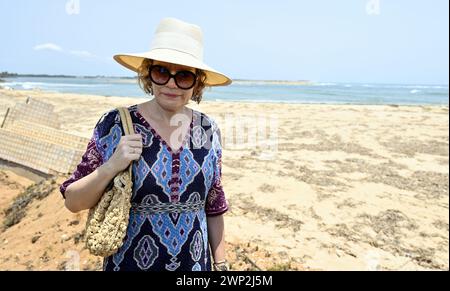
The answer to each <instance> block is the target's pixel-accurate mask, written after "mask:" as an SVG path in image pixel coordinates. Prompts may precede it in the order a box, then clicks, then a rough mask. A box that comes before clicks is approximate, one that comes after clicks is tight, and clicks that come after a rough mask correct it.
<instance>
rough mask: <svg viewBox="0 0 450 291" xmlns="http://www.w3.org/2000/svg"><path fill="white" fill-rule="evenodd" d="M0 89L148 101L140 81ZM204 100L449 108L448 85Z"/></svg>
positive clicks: (314, 88) (293, 89)
mask: <svg viewBox="0 0 450 291" xmlns="http://www.w3.org/2000/svg"><path fill="white" fill-rule="evenodd" d="M2 79H3V80H4V82H3V83H0V86H2V87H4V88H12V89H18V90H32V89H41V90H45V91H52V92H61V93H78V94H95V95H103V96H126V97H140V98H148V96H146V95H145V93H144V92H143V91H142V90H141V89H140V88H139V86H138V84H137V81H136V80H134V79H127V78H84V77H73V78H72V77H70V78H55V77H14V78H2ZM203 100H207V101H236V102H239V101H245V102H275V103H308V104H320V103H326V104H370V105H376V104H395V105H448V102H449V87H448V85H438V84H436V85H423V84H370V83H367V84H363V83H331V82H330V83H323V82H322V83H320V82H317V83H308V84H285V83H280V84H274V83H272V82H264V81H254V82H252V81H235V82H234V83H233V84H232V85H230V86H227V87H213V88H209V89H206V91H205V93H204V94H203Z"/></svg>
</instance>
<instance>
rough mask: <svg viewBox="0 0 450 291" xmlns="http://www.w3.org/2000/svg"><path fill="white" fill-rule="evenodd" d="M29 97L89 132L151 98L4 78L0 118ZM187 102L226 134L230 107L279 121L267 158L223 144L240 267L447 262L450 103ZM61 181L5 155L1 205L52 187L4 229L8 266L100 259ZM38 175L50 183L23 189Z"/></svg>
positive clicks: (231, 231)
mask: <svg viewBox="0 0 450 291" xmlns="http://www.w3.org/2000/svg"><path fill="white" fill-rule="evenodd" d="M28 96H30V97H32V98H36V99H38V100H42V101H44V102H48V103H51V104H53V105H55V111H56V113H58V114H59V120H60V122H61V125H62V129H64V130H67V131H68V132H71V133H74V134H78V135H81V136H84V137H88V138H89V137H90V136H91V134H92V129H93V127H94V126H95V124H96V122H97V121H98V119H99V118H100V116H101V115H102V114H103V113H104V112H106V111H108V110H110V109H113V108H115V107H117V106H129V105H133V104H137V103H142V102H145V101H146V99H139V98H123V97H102V96H90V95H77V94H60V93H50V92H41V91H14V90H1V89H0V120H3V116H4V114H5V113H6V109H7V108H8V107H12V106H14V104H15V103H17V102H25V100H26V98H27V97H28ZM189 106H190V107H191V108H194V109H196V110H200V111H202V112H205V113H206V114H208V115H209V116H211V117H213V118H215V119H216V120H217V121H218V123H219V126H220V127H221V130H222V134H223V136H224V137H225V139H226V140H229V137H230V136H232V134H231V131H230V130H229V128H228V127H227V126H225V125H224V124H225V121H226V120H227V119H224V118H225V114H228V116H232V117H234V119H235V120H241V119H242V117H243V116H250V117H255V116H263V115H265V114H272V116H273V117H274V118H275V120H276V124H277V128H276V139H275V141H276V142H277V144H276V149H277V150H276V151H271V152H270V153H272V154H273V156H271V157H269V158H267V157H264V156H261V155H260V154H261V152H264V151H265V150H264V149H263V148H262V147H246V148H240V149H239V148H236V147H233V146H232V144H230V146H228V145H227V143H226V142H225V143H224V149H223V186H224V190H225V193H226V195H227V199H228V201H229V204H230V210H229V211H228V213H227V214H226V215H225V227H226V240H227V242H228V245H227V248H228V250H229V251H228V257H229V259H230V261H232V265H233V268H234V269H237V270H244V269H257V268H260V269H264V270H266V269H270V268H272V269H301V270H430V269H440V270H448V269H449V261H448V258H449V244H448V238H449V226H448V225H449V210H448V205H449V196H448V183H449V182H448V174H449V146H448V145H449V112H448V106H397V105H371V106H369V105H324V104H320V105H319V104H318V105H309V104H295V105H292V104H269V103H237V102H202V103H201V104H200V105H196V104H190V105H189ZM272 145H273V144H272ZM64 180H65V177H64V176H59V177H45V176H40V175H38V174H37V173H30V172H27V171H25V170H23V169H22V168H21V167H17V166H15V165H12V164H9V163H5V162H3V163H2V164H0V208H1V209H2V210H3V211H4V210H5V209H7V208H8V207H9V206H10V205H11V203H12V202H13V199H14V197H15V196H17V195H18V194H19V193H24V192H25V193H26V192H28V193H30V192H33V191H34V192H39V191H43V190H42V189H50V190H48V191H47V192H48V196H46V197H39V198H36V199H34V200H32V201H31V202H30V203H29V204H28V206H26V207H22V209H24V210H25V213H24V214H23V215H24V218H23V219H22V220H21V221H20V223H17V224H15V225H13V226H11V227H9V228H6V229H5V230H4V231H3V232H0V249H1V254H0V269H2V270H3V269H64V268H66V269H67V268H69V267H67V265H68V264H69V265H70V264H72V265H73V262H80V263H79V265H80V266H79V267H80V269H99V268H100V266H101V262H100V260H99V258H95V257H93V256H90V255H89V254H87V251H86V250H85V249H83V244H82V243H81V242H80V238H81V236H82V230H83V227H84V219H85V216H86V212H82V213H78V214H72V213H70V212H69V211H68V210H66V209H65V208H64V202H63V200H62V198H61V196H60V194H59V191H58V187H57V186H59V183H61V182H62V181H64ZM52 181H53V183H52ZM36 182H38V185H37V186H36V187H41V188H36V189H41V190H39V191H38V190H36V189H34V190H33V189H30V188H28V189H27V188H26V187H28V186H30V185H33V184H34V183H36ZM3 211H2V212H3ZM6 219H7V215H5V214H4V213H2V214H0V220H3V221H5V220H6ZM0 231H1V230H0ZM75 265H76V264H75Z"/></svg>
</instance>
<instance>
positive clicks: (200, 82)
mask: <svg viewBox="0 0 450 291" xmlns="http://www.w3.org/2000/svg"><path fill="white" fill-rule="evenodd" d="M152 64H153V60H150V59H144V61H143V62H142V64H141V66H140V67H139V69H138V83H139V87H141V88H142V90H144V92H145V93H147V94H150V95H153V88H152V81H151V80H150V77H149V72H148V69H149V68H150V66H151V65H152ZM195 75H196V76H197V80H196V84H195V87H194V92H193V94H192V97H191V100H193V101H195V102H197V103H198V104H199V103H200V101H201V100H202V97H203V90H204V89H205V87H206V84H205V82H206V74H205V72H203V71H202V70H200V69H196V70H195Z"/></svg>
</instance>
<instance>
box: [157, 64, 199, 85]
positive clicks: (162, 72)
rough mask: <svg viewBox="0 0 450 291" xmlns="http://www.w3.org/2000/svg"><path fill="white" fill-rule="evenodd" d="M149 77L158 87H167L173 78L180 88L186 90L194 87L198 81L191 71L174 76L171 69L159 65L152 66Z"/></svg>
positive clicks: (180, 72) (179, 72) (177, 73)
mask: <svg viewBox="0 0 450 291" xmlns="http://www.w3.org/2000/svg"><path fill="white" fill-rule="evenodd" d="M149 76H150V80H152V82H153V83H155V84H158V85H166V84H167V83H168V82H169V80H170V79H171V78H173V79H174V80H175V84H177V86H178V88H180V89H184V90H187V89H191V88H192V87H194V85H195V82H196V81H197V78H196V75H195V73H193V72H191V71H187V70H183V71H178V72H176V73H175V75H174V74H172V73H171V72H170V71H169V69H167V68H166V67H163V66H159V65H154V66H150V68H149Z"/></svg>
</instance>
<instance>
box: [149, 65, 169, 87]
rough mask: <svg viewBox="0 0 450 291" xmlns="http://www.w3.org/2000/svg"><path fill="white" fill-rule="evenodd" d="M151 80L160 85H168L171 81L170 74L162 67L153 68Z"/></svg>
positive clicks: (151, 69)
mask: <svg viewBox="0 0 450 291" xmlns="http://www.w3.org/2000/svg"><path fill="white" fill-rule="evenodd" d="M150 78H151V79H152V81H153V82H155V83H156V84H158V85H164V84H166V83H167V82H168V81H169V79H170V72H169V70H167V69H166V68H164V67H161V66H152V67H151V68H150Z"/></svg>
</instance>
